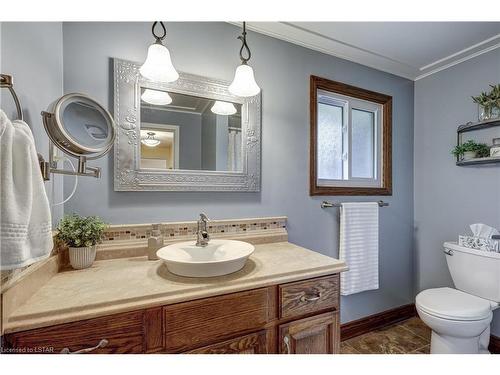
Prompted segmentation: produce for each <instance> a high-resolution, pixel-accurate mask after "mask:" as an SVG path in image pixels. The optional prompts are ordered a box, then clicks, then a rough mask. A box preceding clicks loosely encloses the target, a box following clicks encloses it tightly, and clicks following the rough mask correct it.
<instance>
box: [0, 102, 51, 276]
mask: <svg viewBox="0 0 500 375" xmlns="http://www.w3.org/2000/svg"><path fill="white" fill-rule="evenodd" d="M0 168H1V169H0V211H1V216H0V249H1V253H0V254H1V256H0V263H1V264H0V268H1V270H2V271H3V270H11V269H16V268H21V267H24V266H28V265H30V264H32V263H34V262H36V261H38V260H41V259H43V258H46V257H47V256H49V255H50V252H51V250H52V247H53V243H52V220H51V215H50V207H49V200H48V198H47V194H46V192H45V187H44V184H43V179H42V175H41V172H40V167H39V164H38V155H37V152H36V149H35V143H34V139H33V134H32V133H31V129H30V128H29V127H28V125H27V124H26V123H25V122H23V121H19V120H16V121H14V122H11V121H10V120H9V119H8V118H7V116H6V115H5V113H4V112H3V111H2V110H0Z"/></svg>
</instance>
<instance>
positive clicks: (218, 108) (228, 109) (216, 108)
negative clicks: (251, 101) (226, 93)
mask: <svg viewBox="0 0 500 375" xmlns="http://www.w3.org/2000/svg"><path fill="white" fill-rule="evenodd" d="M210 110H211V111H212V112H213V113H215V114H217V115H223V116H229V115H234V114H235V113H236V107H235V106H234V104H233V103H228V102H221V101H220V100H217V101H216V102H215V104H214V105H213V106H212V108H211V109H210Z"/></svg>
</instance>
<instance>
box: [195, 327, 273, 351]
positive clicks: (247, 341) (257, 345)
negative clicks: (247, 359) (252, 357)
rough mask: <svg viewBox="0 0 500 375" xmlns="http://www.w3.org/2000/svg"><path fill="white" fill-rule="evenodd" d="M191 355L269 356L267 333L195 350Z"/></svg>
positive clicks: (257, 333) (259, 333)
mask: <svg viewBox="0 0 500 375" xmlns="http://www.w3.org/2000/svg"><path fill="white" fill-rule="evenodd" d="M188 353H189V354H267V348H266V331H265V330H263V331H259V332H255V333H252V334H250V335H245V336H240V337H236V338H234V339H231V340H227V341H224V342H221V343H218V344H213V345H208V346H204V347H203V348H199V349H195V350H192V351H190V352H188Z"/></svg>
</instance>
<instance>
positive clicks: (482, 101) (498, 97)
mask: <svg viewBox="0 0 500 375" xmlns="http://www.w3.org/2000/svg"><path fill="white" fill-rule="evenodd" d="M490 87H491V90H490V92H482V93H481V94H480V95H478V96H473V97H472V100H473V101H474V103H477V104H478V105H479V120H480V121H485V120H490V119H494V118H497V117H500V83H499V84H497V85H490Z"/></svg>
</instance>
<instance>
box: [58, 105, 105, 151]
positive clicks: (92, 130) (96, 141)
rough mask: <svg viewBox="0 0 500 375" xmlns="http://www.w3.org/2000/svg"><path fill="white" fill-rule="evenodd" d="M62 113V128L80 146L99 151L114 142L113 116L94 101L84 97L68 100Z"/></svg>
mask: <svg viewBox="0 0 500 375" xmlns="http://www.w3.org/2000/svg"><path fill="white" fill-rule="evenodd" d="M60 114H61V115H60V116H61V120H62V121H61V126H62V128H63V129H64V131H65V132H67V133H68V135H69V136H70V137H71V138H72V139H73V140H74V141H75V142H76V143H77V144H78V145H79V146H80V147H82V148H87V149H88V151H91V152H99V151H101V150H102V149H105V148H107V147H108V145H109V144H110V142H112V138H113V135H112V130H113V124H112V121H111V118H110V116H109V114H107V113H105V112H104V111H103V110H102V109H101V108H100V106H96V105H95V103H94V102H93V101H91V100H88V99H86V98H84V97H77V98H72V99H71V100H66V101H65V102H64V103H62V105H61V108H60Z"/></svg>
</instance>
